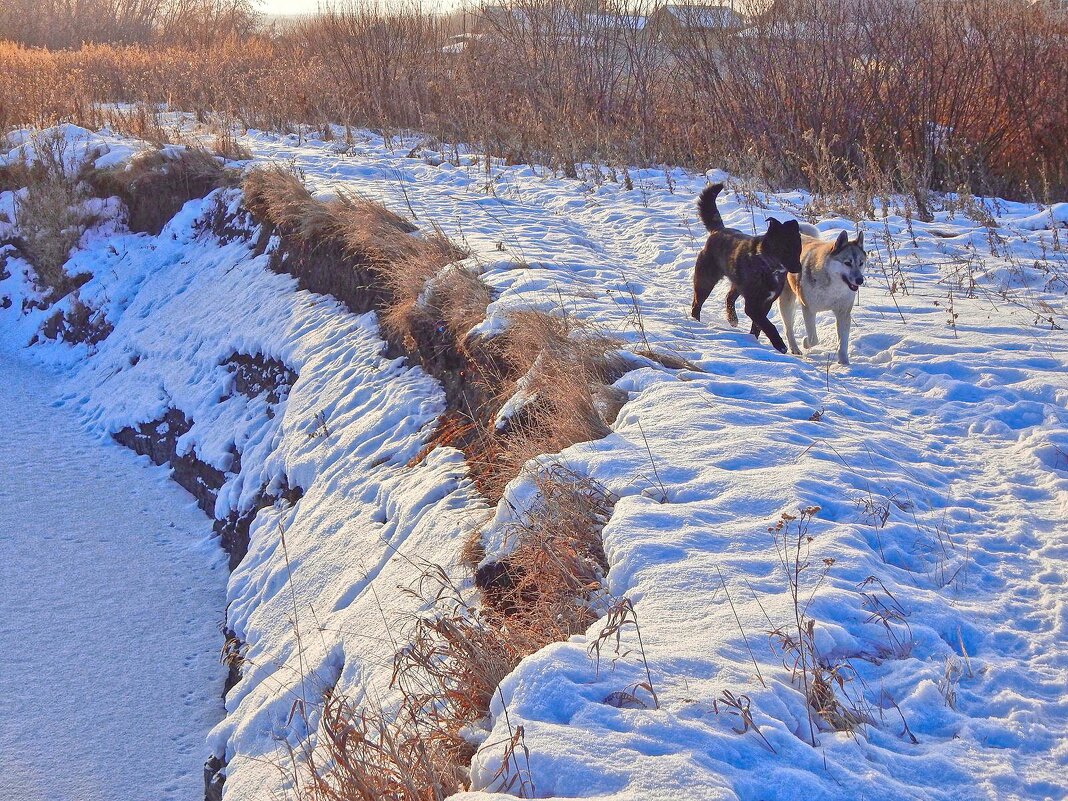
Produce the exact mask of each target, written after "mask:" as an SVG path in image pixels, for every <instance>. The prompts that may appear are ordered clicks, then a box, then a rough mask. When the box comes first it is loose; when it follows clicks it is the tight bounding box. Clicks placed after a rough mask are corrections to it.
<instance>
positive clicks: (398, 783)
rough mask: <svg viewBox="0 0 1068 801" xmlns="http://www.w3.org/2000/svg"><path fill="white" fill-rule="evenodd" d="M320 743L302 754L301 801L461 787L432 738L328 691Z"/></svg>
mask: <svg viewBox="0 0 1068 801" xmlns="http://www.w3.org/2000/svg"><path fill="white" fill-rule="evenodd" d="M319 733H320V737H319V742H320V748H321V749H322V750H323V751H324V752H325V753H320V752H318V751H313V752H311V753H309V754H307V755H306V761H305V764H304V766H303V770H302V771H301V772H302V773H303V774H304V781H303V782H301V783H300V784H299V785H298V787H299V790H298V793H297V797H298V798H300V799H302V801H444V799H445V798H446V797H448V796H450V795H452V794H453V793H456V792H459V791H460V790H463V789H464V787H463V785H462V784H461V783H460V781H459V780H458V778H457V777H456V776H455V775H453V769H452V767H451V764H450V762H449V760H448V758H446V757H444V756H443V755H442V754H440V753H438V752H437V750H436V749H437V744H436V743H435V742H434V741H425V740H424V739H423V738H422V737H421V736H420V735H419V733H418V732H416V731H413V730H411V729H410V728H408V727H406V726H405V724H403V723H399V722H397V721H395V720H392V719H391V718H390V717H389V716H388V715H385V714H382V713H379V712H370V711H368V710H366V709H360V710H358V709H356V708H355V707H354V706H352V704H350V703H349V702H348V701H347V700H345V698H343V697H341V696H339V695H336V694H334V693H327V694H326V695H325V696H324V700H323V711H322V720H321V722H320V724H319Z"/></svg>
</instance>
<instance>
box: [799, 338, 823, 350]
mask: <svg viewBox="0 0 1068 801" xmlns="http://www.w3.org/2000/svg"><path fill="white" fill-rule="evenodd" d="M818 344H820V341H819V340H818V339H817V338H816V337H811V338H809V337H805V338H804V339H802V340H801V347H802V348H805V349H806V350H808V349H809V348H814V347H815V346H816V345H818Z"/></svg>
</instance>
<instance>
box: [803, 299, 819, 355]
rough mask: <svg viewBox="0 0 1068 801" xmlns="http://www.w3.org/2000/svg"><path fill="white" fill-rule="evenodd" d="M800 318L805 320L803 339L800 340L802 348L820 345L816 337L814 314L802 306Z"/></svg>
mask: <svg viewBox="0 0 1068 801" xmlns="http://www.w3.org/2000/svg"><path fill="white" fill-rule="evenodd" d="M801 316H802V317H804V318H805V338H804V339H802V340H801V346H802V347H803V348H811V347H815V346H816V345H818V344H820V338H819V337H818V336H817V335H816V312H814V311H812V309H810V308H809V307H808V306H806V305H804V304H802V305H801Z"/></svg>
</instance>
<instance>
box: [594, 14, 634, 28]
mask: <svg viewBox="0 0 1068 801" xmlns="http://www.w3.org/2000/svg"><path fill="white" fill-rule="evenodd" d="M586 21H587V22H589V23H590V24H592V25H595V26H598V27H602V28H620V29H629V30H635V31H640V30H642V29H643V28H645V23H646V18H645V17H638V16H626V15H620V14H587V15H586Z"/></svg>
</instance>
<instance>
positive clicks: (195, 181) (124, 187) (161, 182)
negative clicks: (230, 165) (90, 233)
mask: <svg viewBox="0 0 1068 801" xmlns="http://www.w3.org/2000/svg"><path fill="white" fill-rule="evenodd" d="M85 179H86V181H87V182H88V183H89V184H90V186H92V188H93V191H94V192H95V193H96V194H97V195H100V196H102V197H108V196H112V195H114V196H117V197H119V198H121V199H122V201H123V203H125V204H126V209H127V212H128V214H129V219H128V221H127V224H128V226H129V228H130V230H131V231H140V232H143V233H147V234H151V235H153V236H155V235H157V234H159V232H160V231H162V230H163V226H164V225H166V224H167V222H168V221H169V220H170V219H171V218H172V217H174V215H175V214H177V213H178V212H179V211H180V210H181V208H182V206H184V205H185V204H186V203H187V202H188V201H190V200H193V199H194V198H200V197H204V196H206V195H208V194H209V193H211V192H212V191H213V190H215V189H217V188H219V187H222V186H228V185H232V184H233V183H234V182H235V179H234V176H233V174H232V173H230V172H228V171H227V170H225V169H223V166H222V164H220V163H219V160H218V159H217V158H216V157H215V156H213V155H212V154H210V153H208V152H206V151H203V150H197V149H193V148H184V149H182V150H146V151H144V152H142V153H139V154H138V155H136V156H134V158H132V159H131V160H130V161H129V162H128V163H127V164H125V165H123V166H119V167H115V168H113V169H106V170H88V171H87V172H86V174H85Z"/></svg>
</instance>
